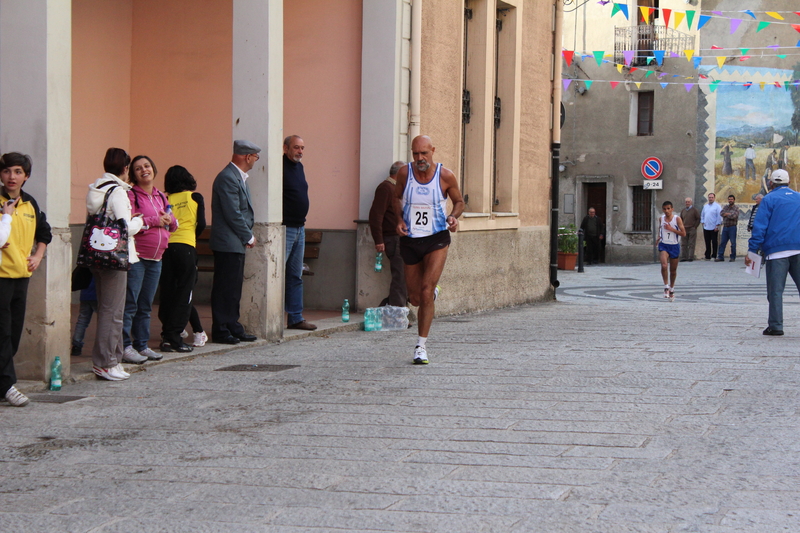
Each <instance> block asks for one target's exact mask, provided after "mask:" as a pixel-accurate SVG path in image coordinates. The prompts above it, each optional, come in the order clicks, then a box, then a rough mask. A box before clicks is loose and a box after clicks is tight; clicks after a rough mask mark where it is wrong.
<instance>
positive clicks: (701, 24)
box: [697, 15, 711, 30]
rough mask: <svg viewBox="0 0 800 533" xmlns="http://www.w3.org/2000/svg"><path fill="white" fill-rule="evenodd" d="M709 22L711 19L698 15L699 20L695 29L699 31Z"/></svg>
mask: <svg viewBox="0 0 800 533" xmlns="http://www.w3.org/2000/svg"><path fill="white" fill-rule="evenodd" d="M709 20H711V17H710V16H708V15H700V19H699V20H698V21H697V29H698V30H699V29H700V28H702V27H703V26H705V25H706V22H708V21H709Z"/></svg>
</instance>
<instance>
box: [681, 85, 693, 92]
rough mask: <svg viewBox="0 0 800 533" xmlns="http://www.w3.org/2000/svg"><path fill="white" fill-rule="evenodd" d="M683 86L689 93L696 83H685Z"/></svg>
mask: <svg viewBox="0 0 800 533" xmlns="http://www.w3.org/2000/svg"><path fill="white" fill-rule="evenodd" d="M683 86H684V87H686V92H687V93H688V92H689V91H691V90H692V87H694V83H684V84H683Z"/></svg>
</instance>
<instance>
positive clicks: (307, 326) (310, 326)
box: [286, 320, 317, 331]
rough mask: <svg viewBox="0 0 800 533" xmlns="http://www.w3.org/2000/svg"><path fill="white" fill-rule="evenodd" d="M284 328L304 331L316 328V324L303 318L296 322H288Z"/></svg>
mask: <svg viewBox="0 0 800 533" xmlns="http://www.w3.org/2000/svg"><path fill="white" fill-rule="evenodd" d="M286 329H304V330H306V331H314V330H315V329H317V326H315V325H314V324H312V323H311V322H307V321H305V320H303V321H302V322H298V323H297V324H290V325H288V326H286Z"/></svg>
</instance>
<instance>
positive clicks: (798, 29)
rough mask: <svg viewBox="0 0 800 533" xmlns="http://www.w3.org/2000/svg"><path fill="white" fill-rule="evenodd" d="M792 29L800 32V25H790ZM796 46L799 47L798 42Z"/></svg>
mask: <svg viewBox="0 0 800 533" xmlns="http://www.w3.org/2000/svg"><path fill="white" fill-rule="evenodd" d="M792 28H794V29H795V30H797V31H800V24H792ZM797 44H798V45H800V42H799V43H797Z"/></svg>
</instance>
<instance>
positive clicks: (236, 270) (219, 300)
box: [211, 251, 244, 340]
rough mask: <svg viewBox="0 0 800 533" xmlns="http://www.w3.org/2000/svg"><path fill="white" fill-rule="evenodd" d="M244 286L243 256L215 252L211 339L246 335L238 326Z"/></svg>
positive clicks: (239, 325)
mask: <svg viewBox="0 0 800 533" xmlns="http://www.w3.org/2000/svg"><path fill="white" fill-rule="evenodd" d="M243 282H244V254H237V253H235V252H217V251H214V282H213V284H212V285H211V321H212V322H211V339H212V340H213V339H221V338H224V337H227V336H228V335H233V336H234V337H236V336H240V335H244V327H242V325H241V324H240V323H239V302H240V301H241V299H242V283H243Z"/></svg>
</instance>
